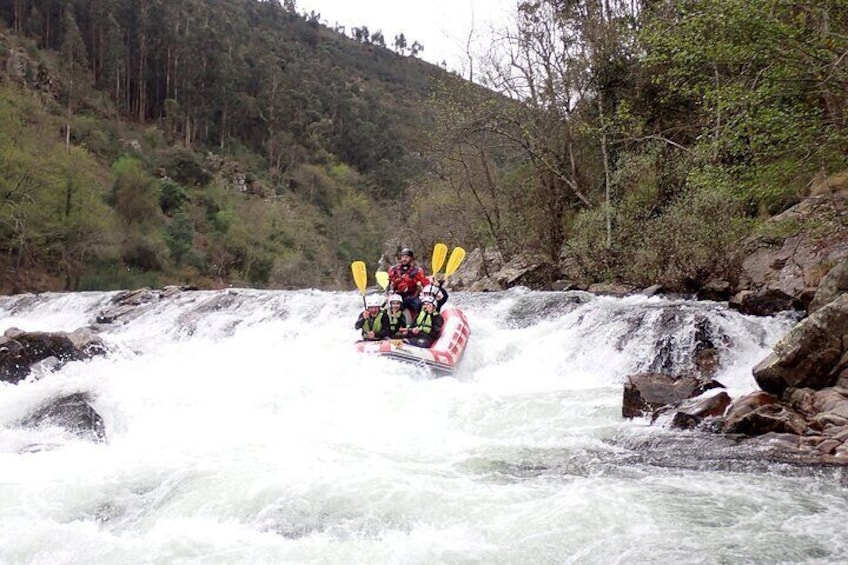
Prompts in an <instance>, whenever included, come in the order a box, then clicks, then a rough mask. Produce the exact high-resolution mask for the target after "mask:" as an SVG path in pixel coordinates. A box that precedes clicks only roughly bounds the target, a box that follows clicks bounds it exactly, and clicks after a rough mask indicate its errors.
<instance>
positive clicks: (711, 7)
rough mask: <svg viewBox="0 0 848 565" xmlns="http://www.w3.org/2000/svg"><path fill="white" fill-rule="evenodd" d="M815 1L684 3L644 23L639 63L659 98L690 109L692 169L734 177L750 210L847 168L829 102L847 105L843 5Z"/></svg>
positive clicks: (773, 206)
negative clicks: (803, 4)
mask: <svg viewBox="0 0 848 565" xmlns="http://www.w3.org/2000/svg"><path fill="white" fill-rule="evenodd" d="M813 4H814V5H811V6H810V7H809V8H810V9H808V10H797V9H796V8H795V7H794V6H793V5H792V4H788V3H781V2H774V1H773V0H753V1H752V0H710V1H707V2H703V1H697V2H694V1H683V2H677V3H674V4H668V5H663V7H660V8H659V9H655V10H654V11H653V12H652V13H651V17H650V18H648V19H647V20H646V21H647V25H646V26H645V32H644V34H643V36H642V40H643V41H644V45H645V48H646V50H647V52H648V53H649V56H648V58H647V59H646V63H647V64H648V65H649V67H648V68H649V71H651V72H652V74H653V78H654V81H655V83H656V84H657V85H660V86H661V87H662V88H663V89H664V94H663V103H664V104H666V105H669V104H680V103H681V100H688V103H687V105H688V106H689V107H690V108H697V110H696V111H694V112H693V113H692V114H691V116H690V123H689V127H690V128H693V127H694V128H697V129H698V130H699V131H698V133H697V137H696V138H695V139H696V140H695V144H694V148H693V149H694V151H695V154H696V155H698V157H699V159H700V162H701V164H700V165H699V166H704V167H721V168H723V169H724V170H725V171H726V174H728V175H732V176H733V177H734V178H736V180H737V184H736V193H737V194H738V195H740V196H741V197H742V198H743V199H745V200H746V201H748V202H749V203H750V205H751V207H752V208H753V209H755V210H759V209H761V208H764V209H766V210H768V211H769V212H772V213H774V212H777V211H780V210H781V209H784V208H786V207H787V206H788V205H791V204H793V203H794V202H795V201H796V199H797V197H798V195H799V194H800V193H801V190H802V188H803V186H804V185H805V184H806V182H807V181H808V180H809V178H811V177H812V175H813V174H814V173H815V172H816V171H817V170H819V169H820V168H821V167H823V166H824V167H828V168H830V167H837V168H839V169H841V168H842V167H844V166H845V164H846V158H845V149H846V147H848V133H847V132H846V131H845V128H844V116H837V114H838V113H839V111H838V110H836V108H844V107H845V106H846V103H848V95H847V94H846V88H845V87H846V86H848V71H846V70H845V69H844V65H841V64H840V63H839V61H841V59H842V57H843V54H844V53H845V51H846V49H848V39H846V35H845V34H844V33H841V32H840V31H839V30H844V29H845V26H846V24H848V10H846V8H845V7H844V6H840V5H839V4H837V3H832V2H827V1H822V2H815V3H813Z"/></svg>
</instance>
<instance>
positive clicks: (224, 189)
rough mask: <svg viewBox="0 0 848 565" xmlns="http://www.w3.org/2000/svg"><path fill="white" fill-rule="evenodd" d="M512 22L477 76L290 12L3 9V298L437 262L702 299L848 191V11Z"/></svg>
mask: <svg viewBox="0 0 848 565" xmlns="http://www.w3.org/2000/svg"><path fill="white" fill-rule="evenodd" d="M515 16H516V17H515V23H514V26H513V27H512V28H509V29H504V30H501V31H500V33H499V34H498V35H497V37H496V38H495V40H494V41H493V42H492V45H491V52H490V53H488V54H486V55H480V56H476V55H475V57H477V58H476V59H475V60H474V61H473V68H474V69H475V74H474V76H473V77H461V76H458V75H457V74H454V73H449V72H447V71H446V70H445V69H444V68H440V67H438V66H434V65H430V64H428V63H426V62H424V61H421V60H419V59H417V58H416V57H415V55H416V54H417V53H418V52H419V51H420V50H421V49H422V48H423V46H422V45H421V44H420V43H418V42H417V41H416V42H414V43H412V47H411V48H408V47H407V41H408V40H407V39H406V37H404V36H398V37H395V38H394V42H392V41H391V40H389V41H386V39H385V38H384V37H383V35H382V32H381V31H380V30H371V31H369V30H368V27H367V22H363V26H361V27H358V28H355V29H354V30H351V31H350V34H351V35H350V36H348V35H345V30H342V29H330V28H328V27H327V26H326V25H324V24H323V23H322V20H321V15H320V14H316V13H314V12H313V13H310V14H303V13H298V9H297V5H296V2H295V1H293V0H286V1H284V2H282V3H279V2H275V1H260V0H216V1H212V0H168V1H165V0H65V1H61V0H13V1H12V2H4V3H2V5H0V63H2V65H0V123H2V124H3V128H2V130H0V191H2V195H3V196H2V200H0V251H2V253H0V289H2V290H4V291H7V292H15V291H28V290H48V289H53V290H58V289H68V290H78V289H101V288H102V289H105V288H127V287H137V286H142V285H151V286H161V285H163V284H170V283H184V284H194V285H198V286H202V287H216V286H224V285H249V286H260V287H272V288H297V287H305V286H314V287H322V288H349V287H350V284H351V283H350V280H349V278H350V274H349V269H348V267H349V264H350V262H351V260H353V259H365V260H367V261H369V262H376V260H377V258H378V257H380V255H381V254H382V253H383V252H384V251H385V250H386V249H390V248H391V247H392V246H393V245H395V244H399V243H403V244H405V245H412V246H414V247H416V248H419V249H423V250H426V249H428V248H430V247H431V246H432V244H433V243H434V242H435V241H437V240H441V241H446V242H448V243H452V244H461V245H463V246H465V247H467V248H474V247H480V248H487V249H490V250H492V251H493V252H494V253H496V254H497V255H498V256H499V257H500V258H501V259H502V260H504V261H507V260H509V259H511V258H513V257H515V256H518V255H521V254H532V255H534V256H536V257H541V258H542V259H543V260H546V261H549V262H550V263H551V265H555V266H556V268H557V270H558V271H559V272H560V273H562V274H563V276H567V277H570V278H573V279H577V280H583V281H613V280H618V281H627V282H630V283H634V284H641V285H646V284H651V283H654V282H660V283H663V284H665V285H667V286H668V287H669V288H690V289H692V288H698V287H699V285H703V284H705V283H706V282H708V281H709V280H711V279H716V278H721V279H728V280H732V279H733V277H734V275H735V272H736V270H737V269H738V254H737V253H736V252H737V251H738V248H739V242H740V241H741V240H742V239H743V238H744V237H745V236H746V235H749V234H751V233H755V232H757V230H761V229H763V227H762V223H763V220H764V219H765V218H767V217H769V216H770V215H773V214H775V213H778V212H780V211H782V210H784V209H786V208H787V207H789V206H791V205H792V204H794V203H795V202H797V201H798V200H799V199H800V198H803V197H804V196H805V195H806V194H807V193H808V191H809V187H810V184H811V181H813V180H814V179H817V178H818V179H824V178H827V177H828V176H830V175H831V174H833V173H837V172H841V171H843V170H844V169H846V168H847V167H846V157H848V151H847V150H848V135H846V133H847V132H846V125H848V124H846V120H848V60H846V59H847V58H846V54H848V5H846V4H845V2H844V1H843V0H839V1H836V0H830V1H824V0H820V1H812V2H805V3H793V2H786V1H783V0H697V1H695V0H678V1H656V0H627V1H623V0H574V1H563V0H523V1H521V0H519V1H516V11H515ZM407 35H408V36H409V37H410V38H411V37H413V36H414V35H415V30H414V29H410V30H409V33H408V34H407ZM469 78H473V79H474V80H473V81H471V80H468V79H469Z"/></svg>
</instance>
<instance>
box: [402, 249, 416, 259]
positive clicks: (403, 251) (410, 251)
mask: <svg viewBox="0 0 848 565" xmlns="http://www.w3.org/2000/svg"><path fill="white" fill-rule="evenodd" d="M404 255H409V256H410V257H415V253H413V252H412V249H410V248H409V247H404V248H403V249H401V250H400V256H401V257H403V256H404Z"/></svg>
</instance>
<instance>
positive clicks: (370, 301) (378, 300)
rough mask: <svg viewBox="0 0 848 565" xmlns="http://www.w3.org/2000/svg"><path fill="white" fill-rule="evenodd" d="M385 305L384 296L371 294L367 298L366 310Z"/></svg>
mask: <svg viewBox="0 0 848 565" xmlns="http://www.w3.org/2000/svg"><path fill="white" fill-rule="evenodd" d="M382 305H383V296H382V295H381V294H369V295H368V296H366V297H365V307H366V308H379V307H381V306H382Z"/></svg>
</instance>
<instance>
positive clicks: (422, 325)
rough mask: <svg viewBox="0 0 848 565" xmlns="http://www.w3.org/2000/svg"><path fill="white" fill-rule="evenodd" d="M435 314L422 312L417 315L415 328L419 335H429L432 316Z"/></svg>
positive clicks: (431, 328) (431, 327)
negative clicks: (419, 331) (419, 332)
mask: <svg viewBox="0 0 848 565" xmlns="http://www.w3.org/2000/svg"><path fill="white" fill-rule="evenodd" d="M435 315H436V313H435V312H434V313H432V314H428V313H427V312H425V311H424V310H421V312H419V313H418V318H417V319H416V320H415V327H416V328H418V329H420V330H421V333H425V334H427V335H430V332H432V331H433V316H435Z"/></svg>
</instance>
